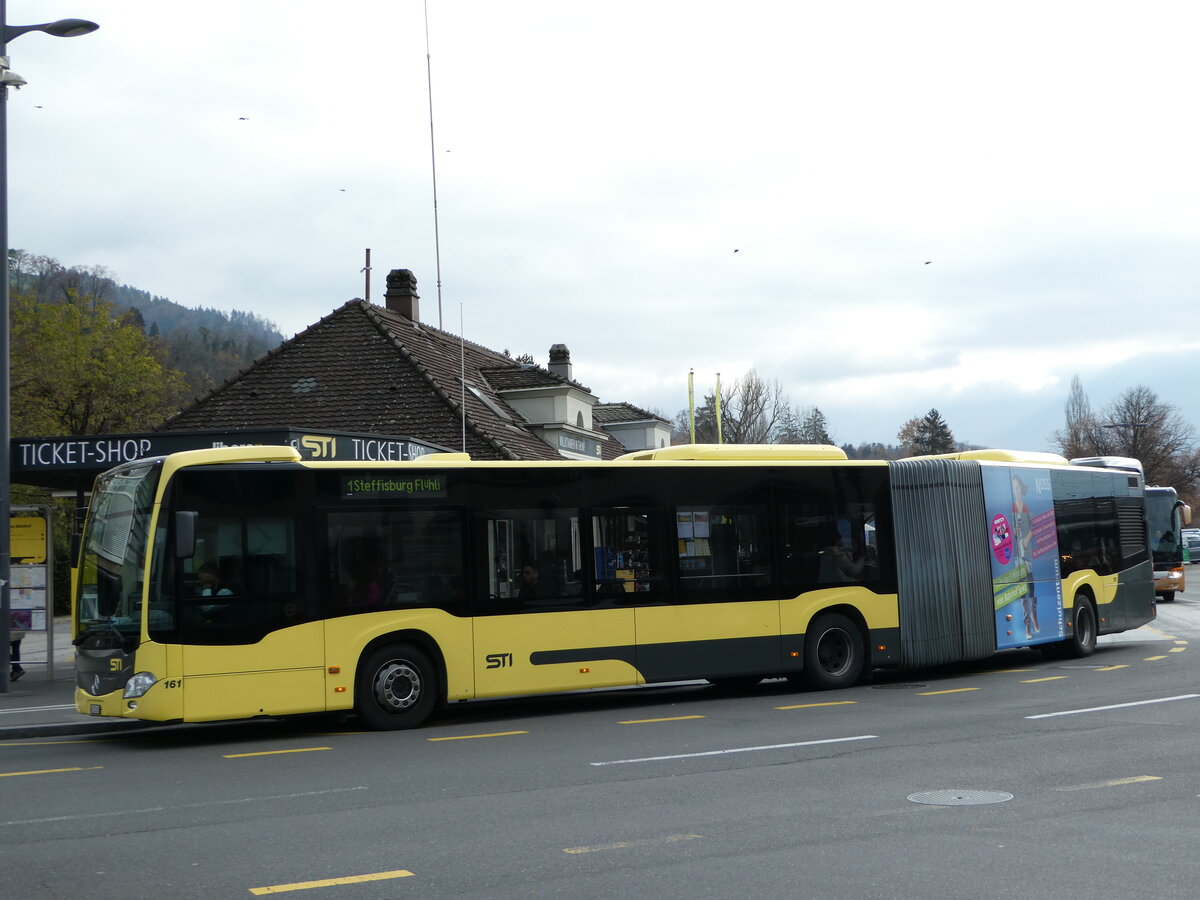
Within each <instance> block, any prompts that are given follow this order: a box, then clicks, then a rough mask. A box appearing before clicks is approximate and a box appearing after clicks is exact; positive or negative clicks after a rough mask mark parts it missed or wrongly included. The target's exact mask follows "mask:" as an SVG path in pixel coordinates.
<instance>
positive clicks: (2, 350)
mask: <svg viewBox="0 0 1200 900" xmlns="http://www.w3.org/2000/svg"><path fill="white" fill-rule="evenodd" d="M7 5H8V4H7V2H6V0H0V77H3V76H4V75H6V74H7V73H8V38H7V35H6V32H7V30H8V10H7V8H6V7H7ZM0 254H2V255H3V260H2V261H0V267H3V269H4V272H3V274H2V275H0V279H2V280H3V283H2V284H0V694H4V693H8V676H9V669H10V667H11V666H10V659H9V644H10V626H11V624H12V620H11V616H12V606H11V605H10V603H9V593H8V576H9V544H10V537H9V534H10V532H9V525H8V517H9V515H10V514H11V510H10V507H11V505H12V501H11V499H10V497H9V494H10V493H11V491H12V484H11V478H12V475H11V473H12V466H11V459H10V454H11V452H12V440H11V437H12V435H11V434H10V430H9V428H10V426H9V409H10V407H9V398H8V391H9V383H8V364H9V363H8V85H7V84H0Z"/></svg>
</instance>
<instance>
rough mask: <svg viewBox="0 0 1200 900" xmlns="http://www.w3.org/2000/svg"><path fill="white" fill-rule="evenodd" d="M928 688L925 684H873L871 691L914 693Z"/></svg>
mask: <svg viewBox="0 0 1200 900" xmlns="http://www.w3.org/2000/svg"><path fill="white" fill-rule="evenodd" d="M928 686H929V685H926V684H873V685H871V689H872V690H875V691H916V690H919V689H921V688H923V687H928Z"/></svg>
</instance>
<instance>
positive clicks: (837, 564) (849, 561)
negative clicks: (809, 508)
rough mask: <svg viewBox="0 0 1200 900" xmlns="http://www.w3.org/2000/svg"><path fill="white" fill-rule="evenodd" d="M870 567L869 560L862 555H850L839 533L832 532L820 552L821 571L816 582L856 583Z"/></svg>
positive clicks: (864, 554)
mask: <svg viewBox="0 0 1200 900" xmlns="http://www.w3.org/2000/svg"><path fill="white" fill-rule="evenodd" d="M868 565H870V558H869V557H868V555H867V554H866V553H865V552H864V553H859V554H853V555H852V554H851V553H850V551H848V550H847V549H846V545H845V543H844V542H843V541H842V536H841V534H840V533H839V532H837V531H834V532H833V533H832V534H830V535H829V536H828V537H827V538H826V540H825V546H824V548H823V549H822V550H821V570H820V573H819V574H818V576H817V577H818V580H819V581H821V582H825V583H828V582H834V583H837V582H843V581H858V580H859V579H860V578H861V577H862V575H863V573H864V571H866V569H867V567H868Z"/></svg>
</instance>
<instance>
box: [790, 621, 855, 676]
mask: <svg viewBox="0 0 1200 900" xmlns="http://www.w3.org/2000/svg"><path fill="white" fill-rule="evenodd" d="M866 656H867V653H866V645H865V644H864V642H863V634H862V629H860V628H859V627H858V626H857V625H856V624H854V622H853V621H851V620H850V619H848V618H847V617H846V616H843V615H841V614H839V613H826V614H825V615H821V616H817V618H815V619H813V621H812V623H811V624H810V625H809V626H808V631H807V633H806V634H805V635H804V669H803V671H802V672H801V673H800V679H801V681H802V683H803V684H804V686H805V687H807V688H809V689H810V690H814V691H828V690H833V689H835V688H844V687H850V686H851V685H852V684H857V683H858V681H859V679H860V678H862V675H863V670H864V669H865V668H866Z"/></svg>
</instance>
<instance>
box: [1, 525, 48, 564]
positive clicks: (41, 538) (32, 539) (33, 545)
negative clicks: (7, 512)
mask: <svg viewBox="0 0 1200 900" xmlns="http://www.w3.org/2000/svg"><path fill="white" fill-rule="evenodd" d="M8 533H9V543H10V546H11V548H12V549H11V550H10V551H9V556H10V557H11V559H12V561H13V562H14V563H32V564H34V565H37V564H39V563H44V562H45V561H46V520H45V519H43V518H42V517H41V516H13V517H12V518H11V519H10V520H9V525H8Z"/></svg>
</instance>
